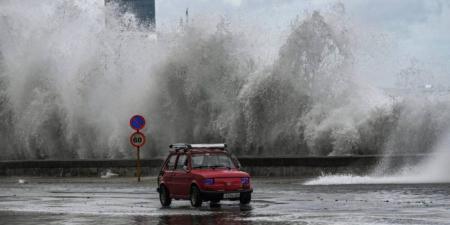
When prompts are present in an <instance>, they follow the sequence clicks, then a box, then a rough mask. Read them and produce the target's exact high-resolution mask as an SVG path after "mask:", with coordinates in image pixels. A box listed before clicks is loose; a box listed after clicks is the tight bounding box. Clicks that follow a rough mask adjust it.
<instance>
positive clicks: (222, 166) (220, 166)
mask: <svg viewBox="0 0 450 225" xmlns="http://www.w3.org/2000/svg"><path fill="white" fill-rule="evenodd" d="M210 167H211V168H213V169H215V168H227V169H229V170H231V167H229V166H224V165H214V166H210Z"/></svg>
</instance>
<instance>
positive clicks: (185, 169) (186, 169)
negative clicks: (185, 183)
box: [183, 165, 190, 173]
mask: <svg viewBox="0 0 450 225" xmlns="http://www.w3.org/2000/svg"><path fill="white" fill-rule="evenodd" d="M183 170H184V171H185V172H186V173H189V172H190V171H189V169H188V167H187V166H186V165H184V166H183Z"/></svg>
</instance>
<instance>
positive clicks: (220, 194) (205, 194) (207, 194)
mask: <svg viewBox="0 0 450 225" xmlns="http://www.w3.org/2000/svg"><path fill="white" fill-rule="evenodd" d="M252 192H253V189H247V190H236V191H203V190H200V196H201V197H202V199H203V200H205V201H214V200H216V201H218V200H223V199H227V200H239V197H231V198H229V197H226V196H225V194H232V193H252ZM238 196H239V195H238Z"/></svg>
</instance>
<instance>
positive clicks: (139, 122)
mask: <svg viewBox="0 0 450 225" xmlns="http://www.w3.org/2000/svg"><path fill="white" fill-rule="evenodd" d="M130 126H131V128H133V129H135V130H142V129H143V128H144V127H145V119H144V117H143V116H141V115H134V116H133V117H131V119H130Z"/></svg>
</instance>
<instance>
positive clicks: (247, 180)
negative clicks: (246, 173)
mask: <svg viewBox="0 0 450 225" xmlns="http://www.w3.org/2000/svg"><path fill="white" fill-rule="evenodd" d="M241 184H250V177H242V178H241Z"/></svg>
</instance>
